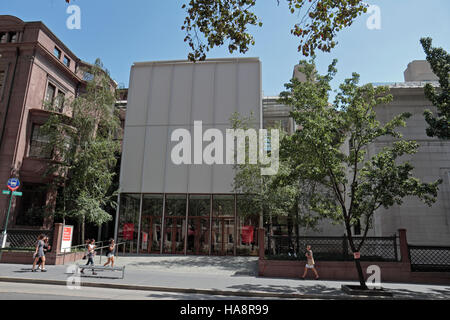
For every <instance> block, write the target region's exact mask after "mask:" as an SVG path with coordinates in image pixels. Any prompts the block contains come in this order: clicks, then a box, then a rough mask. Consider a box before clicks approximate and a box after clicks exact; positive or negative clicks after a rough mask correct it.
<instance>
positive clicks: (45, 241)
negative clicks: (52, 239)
mask: <svg viewBox="0 0 450 320" xmlns="http://www.w3.org/2000/svg"><path fill="white" fill-rule="evenodd" d="M42 240H44V255H45V254H46V253H47V252H48V251H50V250H51V248H52V247H51V246H50V245H49V244H48V241H49V240H48V237H47V236H45V237H44V239H42ZM37 265H38V269H40V270H42V258H39V260H38V263H37Z"/></svg>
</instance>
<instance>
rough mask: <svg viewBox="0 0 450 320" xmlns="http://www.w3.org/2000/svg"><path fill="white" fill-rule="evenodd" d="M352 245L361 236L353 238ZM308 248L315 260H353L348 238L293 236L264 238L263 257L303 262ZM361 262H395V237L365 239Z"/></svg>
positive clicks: (358, 240) (361, 251) (396, 252)
mask: <svg viewBox="0 0 450 320" xmlns="http://www.w3.org/2000/svg"><path fill="white" fill-rule="evenodd" d="M353 239H354V242H355V245H358V244H359V243H360V242H361V241H362V238H361V237H354V238H353ZM307 245H310V246H311V249H312V251H313V253H314V258H315V259H316V260H322V261H350V260H353V254H352V252H351V249H350V246H349V243H348V239H347V237H346V236H342V237H296V236H291V237H289V236H284V235H275V236H268V237H267V246H266V248H267V250H266V255H267V258H268V259H274V260H306V257H305V251H306V249H305V248H306V246H307ZM360 253H361V260H362V261H398V258H399V257H398V250H397V237H396V236H395V235H394V236H392V237H366V239H365V241H364V244H363V247H362V248H361V250H360Z"/></svg>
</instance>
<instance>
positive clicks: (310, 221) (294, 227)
mask: <svg viewBox="0 0 450 320" xmlns="http://www.w3.org/2000/svg"><path fill="white" fill-rule="evenodd" d="M230 121H231V127H232V128H233V129H242V130H247V129H249V128H250V127H251V123H254V119H253V116H252V115H250V116H249V117H245V116H241V115H240V114H239V113H234V114H233V115H232V117H231V120H230ZM271 129H275V130H279V132H280V137H281V138H282V137H284V136H285V135H287V132H285V131H284V130H283V129H282V128H281V126H279V125H276V126H274V127H273V128H270V129H269V130H268V131H269V132H270V130H271ZM249 143H250V141H249V140H246V142H245V145H244V146H241V147H242V148H245V154H246V161H245V163H243V164H236V165H235V166H234V169H235V176H234V182H233V188H234V192H236V193H237V194H240V195H241V198H240V203H239V206H240V209H241V210H240V216H241V217H242V218H243V219H246V218H250V216H249V215H253V216H254V215H255V212H256V213H262V221H260V223H262V224H263V225H265V226H267V228H268V230H267V232H268V234H269V235H271V236H273V235H274V232H273V223H274V221H277V222H283V223H286V225H287V231H288V238H289V243H290V247H291V249H293V251H297V250H298V248H299V244H298V239H299V238H298V236H299V235H300V228H301V227H305V228H307V229H310V230H315V228H316V226H317V222H318V221H319V220H320V217H319V216H318V215H316V214H315V213H313V212H312V211H311V210H310V206H309V199H310V198H311V197H312V195H313V194H314V193H315V192H316V191H317V190H316V183H315V182H314V181H303V180H301V179H294V180H291V181H290V183H288V184H276V183H274V182H275V181H277V179H278V177H279V176H282V177H291V175H290V172H291V170H292V169H291V167H290V165H289V161H288V160H286V161H284V162H281V163H280V164H279V168H278V173H277V174H276V175H261V168H263V167H265V166H264V165H263V164H261V163H260V162H258V163H256V164H251V163H250V161H248V160H249V159H248V158H249V157H248V155H249ZM238 148H239V146H238ZM269 152H270V151H269ZM253 218H254V217H253ZM263 225H261V226H260V227H261V228H262V227H263ZM293 235H295V236H297V237H296V241H294V240H293ZM271 248H272V249H274V248H275V246H274V245H272V246H271ZM295 248H296V249H297V250H295ZM269 254H271V253H270V252H269Z"/></svg>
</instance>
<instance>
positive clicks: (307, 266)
mask: <svg viewBox="0 0 450 320" xmlns="http://www.w3.org/2000/svg"><path fill="white" fill-rule="evenodd" d="M305 267H306V268H308V269H314V265H313V264H306V266H305Z"/></svg>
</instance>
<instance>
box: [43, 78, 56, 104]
mask: <svg viewBox="0 0 450 320" xmlns="http://www.w3.org/2000/svg"><path fill="white" fill-rule="evenodd" d="M55 93H56V87H55V86H54V85H53V84H51V83H49V84H48V86H47V92H46V93H45V102H46V103H47V104H49V105H53V99H54V98H55Z"/></svg>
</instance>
